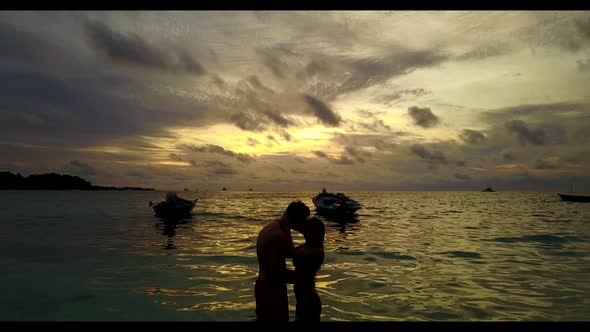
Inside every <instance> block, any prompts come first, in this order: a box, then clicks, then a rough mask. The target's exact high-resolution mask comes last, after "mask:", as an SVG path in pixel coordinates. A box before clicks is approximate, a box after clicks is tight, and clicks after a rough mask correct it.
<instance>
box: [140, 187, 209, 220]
mask: <svg viewBox="0 0 590 332" xmlns="http://www.w3.org/2000/svg"><path fill="white" fill-rule="evenodd" d="M197 200H198V199H195V200H193V201H189V200H186V199H184V198H180V197H178V196H176V193H175V192H169V193H166V200H165V201H162V202H158V203H152V202H150V206H151V207H152V208H153V209H154V212H155V213H156V217H161V218H179V217H185V216H190V214H191V212H192V210H193V208H194V207H195V205H196V203H197Z"/></svg>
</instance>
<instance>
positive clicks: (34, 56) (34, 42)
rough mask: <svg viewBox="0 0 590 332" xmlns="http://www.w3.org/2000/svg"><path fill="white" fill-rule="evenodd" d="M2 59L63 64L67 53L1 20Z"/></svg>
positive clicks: (0, 52)
mask: <svg viewBox="0 0 590 332" xmlns="http://www.w3.org/2000/svg"><path fill="white" fill-rule="evenodd" d="M0 45H2V49H1V50H0V59H2V60H3V61H13V62H19V63H28V64H29V65H30V64H39V65H51V66H56V65H63V64H65V62H64V61H63V60H64V59H65V56H66V55H67V53H66V52H65V50H63V49H61V48H59V47H58V46H57V45H54V44H52V43H51V42H49V41H46V40H44V39H42V38H40V37H38V36H37V35H35V34H33V33H30V32H28V31H25V30H21V29H19V28H16V27H14V26H12V25H9V24H6V23H2V22H0Z"/></svg>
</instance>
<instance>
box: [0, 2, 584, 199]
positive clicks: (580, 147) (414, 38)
mask: <svg viewBox="0 0 590 332" xmlns="http://www.w3.org/2000/svg"><path fill="white" fill-rule="evenodd" d="M589 87H590V12H587V11H564V12H559V11H477V12H469V11H417V12H411V11H376V12H368V11H217V12H216V11H179V12H171V11H170V12H139V11H125V12H104V11H101V12H76V11H69V12H59V11H53V12H33V11H27V12H10V11H3V12H1V13H0V91H1V94H2V98H0V119H1V120H0V171H11V172H13V173H16V172H20V173H21V174H23V175H24V176H26V175H29V174H39V173H49V172H56V173H61V174H71V175H77V176H81V177H83V178H85V179H87V180H90V181H92V183H93V184H97V185H115V186H142V187H155V188H157V189H163V190H169V189H173V190H179V189H182V188H189V189H200V190H203V189H206V190H220V189H221V188H222V187H227V188H228V189H229V190H248V189H249V188H253V190H265V191H287V190H312V191H316V190H318V191H319V190H321V189H322V188H323V187H326V188H327V189H328V190H481V189H483V188H485V187H488V186H490V187H493V188H495V189H498V190H541V191H554V190H558V191H565V190H568V191H569V190H570V185H573V186H574V189H575V190H579V191H586V192H589V191H590V172H589V166H590V144H589V142H590V140H589V139H588V135H589V134H588V133H590V88H589Z"/></svg>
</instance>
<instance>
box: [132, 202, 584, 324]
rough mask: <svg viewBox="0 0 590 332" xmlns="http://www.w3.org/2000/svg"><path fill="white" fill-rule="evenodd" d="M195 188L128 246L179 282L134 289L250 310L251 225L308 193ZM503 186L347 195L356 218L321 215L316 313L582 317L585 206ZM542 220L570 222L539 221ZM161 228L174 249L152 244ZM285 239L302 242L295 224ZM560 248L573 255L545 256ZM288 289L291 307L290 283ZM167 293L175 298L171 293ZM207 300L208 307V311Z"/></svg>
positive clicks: (193, 307)
mask: <svg viewBox="0 0 590 332" xmlns="http://www.w3.org/2000/svg"><path fill="white" fill-rule="evenodd" d="M203 195H204V196H203V197H201V199H200V200H199V205H198V207H197V208H196V209H195V215H194V216H193V217H192V218H191V221H190V222H189V223H187V224H184V225H179V226H178V227H176V228H175V229H174V233H170V232H169V229H168V233H167V234H162V232H161V228H157V227H155V228H154V229H152V232H151V233H148V232H146V233H143V234H138V235H137V236H136V237H137V238H140V239H142V240H141V241H140V242H139V243H141V244H140V245H139V246H138V247H137V249H136V250H134V251H132V253H133V254H136V255H143V256H150V257H153V259H160V260H162V262H164V261H165V262H169V260H168V259H167V258H166V257H172V259H174V260H173V262H174V263H173V264H172V265H167V266H166V268H165V269H166V270H164V271H165V273H167V274H170V275H172V276H173V278H176V279H174V280H176V281H175V282H176V283H177V284H178V285H179V286H178V288H173V287H160V286H158V284H159V283H160V284H162V283H164V282H165V281H164V280H166V279H162V281H155V282H153V284H152V285H151V287H147V288H145V294H146V295H149V296H153V297H157V298H158V299H157V300H158V301H159V302H158V303H160V304H161V305H166V306H173V307H175V310H176V311H178V312H192V313H198V314H199V315H201V314H202V315H203V316H195V317H197V318H195V319H197V320H198V319H199V318H198V317H201V318H203V319H211V320H215V319H216V318H217V319H221V320H250V319H252V318H253V315H254V314H253V311H254V309H255V302H254V296H253V288H254V281H255V279H256V275H257V272H258V267H257V261H256V252H255V250H256V248H255V243H256V236H257V235H258V232H259V231H260V229H261V228H262V227H263V226H264V225H265V224H266V223H267V222H269V221H271V220H272V219H273V218H274V217H278V216H280V214H281V213H282V209H283V208H284V207H285V206H286V205H287V204H288V203H289V202H290V201H292V200H295V199H301V200H303V201H304V202H306V203H308V204H309V205H310V206H311V202H310V200H309V198H310V197H311V196H312V195H313V193H256V195H253V194H252V193H231V192H226V193H208V194H203ZM505 195H506V196H510V195H512V196H510V197H506V196H500V197H501V199H500V200H499V199H498V197H499V196H498V195H496V196H491V195H485V193H484V194H482V193H477V192H476V193H355V194H354V195H352V196H353V197H355V198H356V199H359V200H360V201H361V202H362V203H364V208H363V209H362V210H361V213H360V214H359V216H358V217H357V219H358V222H357V223H352V224H340V223H337V222H334V221H330V220H327V219H324V221H325V224H326V226H327V227H326V248H325V249H326V261H325V263H324V265H323V266H322V269H321V270H320V272H319V274H318V276H317V283H316V287H317V290H318V293H319V295H320V297H321V299H322V303H323V313H322V320H332V321H339V320H345V321H346V320H353V321H354V320H378V321H399V320H419V321H420V320H530V319H541V320H568V319H569V320H579V319H585V318H587V312H588V310H590V303H588V302H587V301H586V302H584V301H585V300H584V299H585V297H584V296H585V295H586V296H587V295H588V294H590V287H589V286H588V283H587V282H584V281H585V280H587V272H588V271H590V261H588V258H587V257H588V255H587V254H577V253H587V252H590V246H589V243H590V242H589V241H588V239H590V234H589V230H588V228H587V227H583V226H584V220H586V219H590V209H589V208H587V207H580V206H578V207H571V206H565V205H563V204H561V202H558V201H552V200H551V199H552V197H550V196H549V195H545V194H521V193H506V194H505ZM527 195H528V196H527ZM540 201H542V202H543V203H539V202H540ZM261 206H262V207H263V208H262V207H261ZM572 209H575V210H576V211H577V213H573V212H572ZM536 213H537V214H539V217H534V216H533V215H534V214H536ZM552 219H555V220H572V221H571V222H560V223H550V222H547V221H546V220H552ZM170 234H172V235H170ZM162 236H164V238H165V239H166V240H172V241H173V243H174V249H171V250H170V249H168V250H167V249H163V246H160V245H159V244H162V243H163V242H165V241H162ZM293 239H294V241H295V244H296V245H297V244H300V243H302V242H303V238H302V236H301V235H300V234H297V233H294V234H293ZM564 251H567V252H570V253H572V254H570V255H569V256H559V255H556V253H559V252H564ZM169 254H171V255H172V256H169ZM576 255H577V256H576ZM289 266H290V263H289ZM162 268H163V266H162ZM162 273H164V272H162ZM165 283H166V285H168V286H169V285H172V284H174V283H171V282H165ZM289 294H290V300H289V303H290V308H291V311H292V312H293V311H294V310H295V307H294V296H293V292H292V286H290V287H289ZM169 297H174V298H180V299H179V300H178V301H177V302H174V303H173V304H171V303H170V301H166V300H165V299H166V298H169ZM563 298H567V299H569V301H565V300H562V299H563ZM164 303H166V304H164ZM210 310H213V311H216V312H217V314H215V315H209V314H207V312H208V311H210Z"/></svg>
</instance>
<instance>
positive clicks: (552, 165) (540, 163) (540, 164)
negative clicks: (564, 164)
mask: <svg viewBox="0 0 590 332" xmlns="http://www.w3.org/2000/svg"><path fill="white" fill-rule="evenodd" d="M532 168H533V169H557V168H559V167H558V165H557V162H556V161H554V160H550V159H537V160H535V162H534V163H533V166H532Z"/></svg>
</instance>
